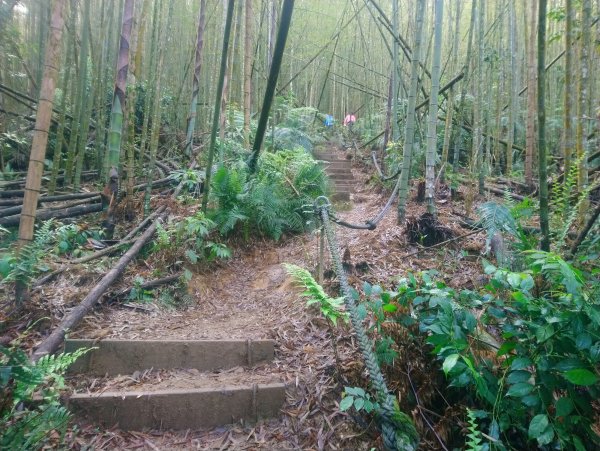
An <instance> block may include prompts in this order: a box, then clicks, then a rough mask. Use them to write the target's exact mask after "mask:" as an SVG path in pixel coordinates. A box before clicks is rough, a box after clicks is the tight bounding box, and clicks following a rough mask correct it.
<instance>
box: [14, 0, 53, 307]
mask: <svg viewBox="0 0 600 451" xmlns="http://www.w3.org/2000/svg"><path fill="white" fill-rule="evenodd" d="M64 3H65V2H64V0H56V1H55V2H54V4H53V7H52V19H51V22H50V32H49V36H48V44H47V45H46V54H45V56H44V74H43V77H42V87H41V90H40V100H39V103H38V109H37V113H36V122H35V131H34V134H33V142H32V143H31V155H30V157H29V170H28V171H27V181H26V182H25V196H24V198H23V210H22V213H21V215H20V217H19V218H18V223H19V241H20V243H21V245H24V244H27V243H29V242H31V241H32V240H33V228H34V225H35V216H36V209H37V201H38V197H39V195H40V188H41V185H42V174H43V172H44V159H45V156H46V145H47V144H48V131H49V129H50V120H51V118H52V105H53V103H54V88H55V86H56V78H57V76H58V64H59V59H60V58H59V57H60V55H59V53H60V49H61V45H60V40H61V36H62V29H63V26H64V19H63V16H62V13H63V8H64ZM25 290H26V287H25V285H24V284H22V283H17V284H16V287H15V300H16V302H17V303H20V302H21V301H22V300H23V296H24V295H25Z"/></svg>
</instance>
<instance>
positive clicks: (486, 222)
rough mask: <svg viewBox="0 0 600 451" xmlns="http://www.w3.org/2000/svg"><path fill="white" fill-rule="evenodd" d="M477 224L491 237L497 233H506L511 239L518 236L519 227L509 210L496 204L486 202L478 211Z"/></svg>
mask: <svg viewBox="0 0 600 451" xmlns="http://www.w3.org/2000/svg"><path fill="white" fill-rule="evenodd" d="M478 212H479V223H480V224H481V226H482V227H483V228H484V229H485V230H486V231H487V233H488V236H489V237H492V236H493V235H494V234H495V233H498V232H500V233H501V232H507V233H508V234H510V235H511V236H513V237H517V236H518V232H519V227H518V224H517V222H516V221H515V218H514V217H513V215H512V214H511V212H510V210H509V209H508V208H507V207H505V206H504V205H502V204H498V203H496V202H486V203H484V204H481V205H480V206H479V209H478Z"/></svg>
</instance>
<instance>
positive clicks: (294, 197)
mask: <svg viewBox="0 0 600 451" xmlns="http://www.w3.org/2000/svg"><path fill="white" fill-rule="evenodd" d="M326 190H327V177H326V176H325V173H324V172H323V170H322V168H320V167H318V166H317V165H315V161H314V159H313V158H312V157H311V156H310V155H309V154H307V153H306V152H304V151H301V150H300V151H281V152H277V153H270V152H267V153H265V154H263V155H262V157H261V159H260V165H259V170H258V173H257V174H256V176H255V177H252V178H249V177H248V174H247V172H246V168H245V166H243V165H241V164H238V165H237V166H234V167H232V168H228V169H227V168H224V167H223V168H221V169H219V170H218V171H217V172H216V174H215V176H214V178H213V188H212V191H211V193H212V196H213V201H214V202H213V203H214V204H215V205H216V208H215V209H214V210H213V211H212V212H211V218H212V219H213V220H214V221H215V223H216V224H217V227H218V229H219V231H220V232H221V233H222V234H224V235H226V234H229V233H231V232H233V231H234V230H236V229H239V228H242V230H244V231H246V232H249V231H250V230H253V231H256V232H258V233H259V234H261V235H263V236H268V237H271V238H273V239H275V240H278V239H279V238H281V236H282V235H283V234H284V233H302V232H304V231H305V230H307V228H308V227H309V225H310V223H309V219H310V215H309V214H308V213H305V212H304V210H305V208H304V206H305V205H307V204H312V202H313V200H314V198H316V197H318V196H320V195H323V194H325V193H326Z"/></svg>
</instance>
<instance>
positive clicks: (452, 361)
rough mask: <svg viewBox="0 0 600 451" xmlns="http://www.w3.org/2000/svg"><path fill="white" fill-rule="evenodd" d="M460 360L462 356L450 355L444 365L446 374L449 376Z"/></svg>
mask: <svg viewBox="0 0 600 451" xmlns="http://www.w3.org/2000/svg"><path fill="white" fill-rule="evenodd" d="M459 358H460V354H450V355H449V356H448V357H446V360H444V364H443V365H442V369H443V370H444V373H446V374H448V373H449V372H450V371H451V370H452V368H454V366H455V365H456V362H458V359H459Z"/></svg>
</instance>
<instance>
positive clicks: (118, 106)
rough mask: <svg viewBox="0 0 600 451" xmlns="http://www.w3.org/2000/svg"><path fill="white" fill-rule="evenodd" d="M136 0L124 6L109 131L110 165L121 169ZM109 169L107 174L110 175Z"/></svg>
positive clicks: (128, 0)
mask: <svg viewBox="0 0 600 451" xmlns="http://www.w3.org/2000/svg"><path fill="white" fill-rule="evenodd" d="M133 4H134V0H125V6H124V8H123V21H122V26H121V38H120V41H119V56H118V59H117V73H116V77H115V90H114V94H113V104H112V109H111V114H110V127H109V133H108V167H109V168H114V169H115V170H116V171H117V174H118V169H119V160H120V155H121V136H122V133H123V111H124V109H125V100H126V90H127V73H128V71H129V39H130V37H131V28H132V26H133ZM108 172H109V171H107V175H108Z"/></svg>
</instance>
